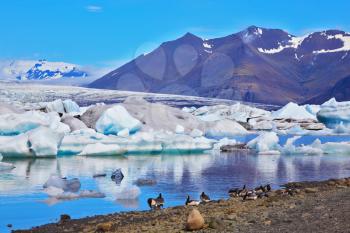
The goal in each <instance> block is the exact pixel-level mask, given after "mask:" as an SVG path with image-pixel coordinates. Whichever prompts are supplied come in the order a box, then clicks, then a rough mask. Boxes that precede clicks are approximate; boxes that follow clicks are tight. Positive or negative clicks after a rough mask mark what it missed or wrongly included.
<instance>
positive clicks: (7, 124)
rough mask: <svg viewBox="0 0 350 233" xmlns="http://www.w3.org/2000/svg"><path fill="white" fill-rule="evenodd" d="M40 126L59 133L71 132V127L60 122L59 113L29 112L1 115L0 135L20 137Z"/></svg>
mask: <svg viewBox="0 0 350 233" xmlns="http://www.w3.org/2000/svg"><path fill="white" fill-rule="evenodd" d="M39 126H47V127H50V128H51V129H52V130H56V131H59V132H67V131H70V130H69V127H68V126H66V125H64V124H63V123H61V122H60V117H59V116H58V114H57V113H54V112H52V113H44V112H39V111H27V112H24V113H22V114H18V113H15V114H4V115H0V135H19V134H21V133H25V132H28V131H30V130H32V129H35V128H38V127H39Z"/></svg>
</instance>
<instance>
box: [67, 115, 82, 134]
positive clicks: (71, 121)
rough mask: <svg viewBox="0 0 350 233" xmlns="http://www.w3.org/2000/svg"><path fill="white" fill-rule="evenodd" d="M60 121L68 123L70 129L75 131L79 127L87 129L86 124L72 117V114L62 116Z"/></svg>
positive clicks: (79, 128)
mask: <svg viewBox="0 0 350 233" xmlns="http://www.w3.org/2000/svg"><path fill="white" fill-rule="evenodd" d="M61 122H62V123H64V124H66V125H68V126H69V129H70V131H76V130H81V129H87V126H86V125H85V123H84V122H82V121H81V120H79V119H77V118H75V117H72V116H64V117H62V119H61Z"/></svg>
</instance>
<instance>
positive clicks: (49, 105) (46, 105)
mask: <svg viewBox="0 0 350 233" xmlns="http://www.w3.org/2000/svg"><path fill="white" fill-rule="evenodd" d="M39 106H40V109H42V110H44V111H46V112H57V113H62V114H63V113H79V112H80V108H79V105H78V104H77V103H75V102H74V101H72V100H70V99H66V100H63V101H62V100H61V99H57V100H55V101H52V102H41V103H39Z"/></svg>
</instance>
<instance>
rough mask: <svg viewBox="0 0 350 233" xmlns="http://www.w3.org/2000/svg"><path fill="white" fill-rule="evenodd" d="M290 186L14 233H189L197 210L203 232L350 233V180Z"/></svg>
mask: <svg viewBox="0 0 350 233" xmlns="http://www.w3.org/2000/svg"><path fill="white" fill-rule="evenodd" d="M285 186H286V188H287V189H289V192H284V191H282V190H273V191H272V192H270V195H269V197H266V198H263V199H257V200H251V201H242V198H228V199H227V200H217V201H212V202H210V203H206V204H202V205H199V206H198V207H189V206H178V207H171V208H166V209H162V210H156V211H135V212H127V213H116V214H109V215H100V216H94V217H87V218H82V219H74V220H70V219H65V220H62V221H59V222H58V223H52V224H47V225H43V226H39V227H34V228H32V229H30V230H18V231H14V232H33V233H34V232H38V233H39V232H50V233H56V232H57V233H62V232H74V233H76V232H185V231H186V220H187V216H188V214H189V212H190V211H191V210H192V209H193V208H197V209H198V210H199V212H200V213H201V214H202V216H203V217H204V220H205V225H204V227H203V228H202V229H201V230H199V232H350V220H349V219H350V178H344V179H332V180H327V181H321V182H297V183H288V184H286V185H285Z"/></svg>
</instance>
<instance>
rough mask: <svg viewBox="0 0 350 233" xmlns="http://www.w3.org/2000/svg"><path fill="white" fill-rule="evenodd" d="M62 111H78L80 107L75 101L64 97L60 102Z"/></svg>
mask: <svg viewBox="0 0 350 233" xmlns="http://www.w3.org/2000/svg"><path fill="white" fill-rule="evenodd" d="M62 104H63V107H64V111H65V112H66V113H79V112H80V107H79V105H78V104H77V103H75V102H74V101H72V100H71V99H66V100H64V101H63V102H62Z"/></svg>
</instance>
